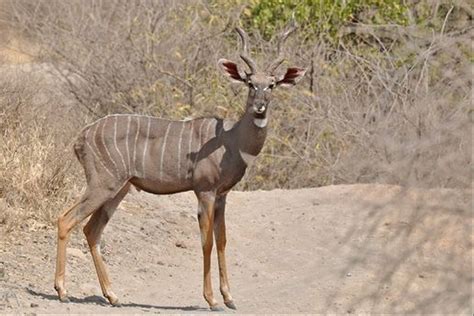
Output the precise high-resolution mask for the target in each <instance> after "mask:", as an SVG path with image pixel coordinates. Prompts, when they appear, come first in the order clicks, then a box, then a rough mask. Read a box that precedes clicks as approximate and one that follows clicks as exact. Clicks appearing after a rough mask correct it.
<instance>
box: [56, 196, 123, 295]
mask: <svg viewBox="0 0 474 316" xmlns="http://www.w3.org/2000/svg"><path fill="white" fill-rule="evenodd" d="M114 195H115V192H113V191H111V190H109V189H96V190H91V189H90V187H89V188H88V189H87V190H86V192H85V193H84V195H83V196H82V198H81V199H80V200H79V202H77V203H76V204H74V205H73V206H72V207H71V208H69V209H68V210H66V211H65V212H63V213H62V214H61V215H60V216H59V218H58V248H57V257H56V274H55V281H54V288H55V289H56V291H57V292H58V296H59V299H60V300H61V301H62V302H67V301H68V298H67V291H66V288H65V286H64V277H65V272H66V247H67V242H68V240H69V236H70V234H71V231H72V229H73V228H74V227H75V226H76V225H77V224H79V223H80V222H82V221H83V220H84V219H86V218H87V217H88V216H89V215H90V214H92V213H93V212H95V211H96V210H98V209H99V208H100V207H101V206H102V205H103V204H104V203H105V202H107V201H108V200H110V199H112V198H113V197H114Z"/></svg>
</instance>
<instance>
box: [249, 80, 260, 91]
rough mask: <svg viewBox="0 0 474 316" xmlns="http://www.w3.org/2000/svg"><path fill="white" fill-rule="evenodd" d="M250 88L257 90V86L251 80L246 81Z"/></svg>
mask: <svg viewBox="0 0 474 316" xmlns="http://www.w3.org/2000/svg"><path fill="white" fill-rule="evenodd" d="M248 84H249V87H250V89H254V90H258V88H257V87H256V86H255V85H254V84H253V83H252V81H249V82H248Z"/></svg>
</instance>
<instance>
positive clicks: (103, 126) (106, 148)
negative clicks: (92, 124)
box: [100, 120, 119, 174]
mask: <svg viewBox="0 0 474 316" xmlns="http://www.w3.org/2000/svg"><path fill="white" fill-rule="evenodd" d="M105 123H107V120H104V123H103V124H102V130H101V132H100V137H101V139H102V144H103V145H104V149H105V152H106V153H107V156H108V157H109V159H110V161H112V164H113V165H114V169H115V172H116V173H117V174H118V173H119V171H118V168H117V164H116V163H115V161H114V159H113V158H112V155H111V154H110V151H109V148H108V147H107V144H106V143H105V137H104V129H105Z"/></svg>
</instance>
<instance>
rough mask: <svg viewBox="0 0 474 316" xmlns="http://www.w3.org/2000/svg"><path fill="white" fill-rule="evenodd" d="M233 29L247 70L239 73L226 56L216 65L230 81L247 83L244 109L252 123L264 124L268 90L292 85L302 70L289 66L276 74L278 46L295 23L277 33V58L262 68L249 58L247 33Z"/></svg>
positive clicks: (278, 64)
mask: <svg viewBox="0 0 474 316" xmlns="http://www.w3.org/2000/svg"><path fill="white" fill-rule="evenodd" d="M235 30H236V31H237V33H238V34H239V35H240V38H241V39H242V49H241V52H240V58H242V60H243V61H244V62H245V63H246V64H247V66H248V68H249V70H248V71H244V72H241V71H240V70H239V68H238V66H237V64H236V63H234V62H233V61H230V60H227V59H220V60H219V61H218V65H219V67H220V69H221V70H222V72H223V73H224V74H225V75H226V76H227V77H229V78H230V79H231V80H232V81H234V82H240V83H244V84H245V85H247V87H248V88H249V94H248V99H247V109H246V111H247V113H249V114H251V115H253V116H254V118H255V119H257V120H255V122H258V121H262V122H265V124H262V125H263V126H260V127H264V126H265V125H266V114H267V110H268V106H269V104H270V101H271V96H272V91H273V90H274V89H276V88H277V87H279V86H292V85H295V84H296V83H297V82H298V81H299V79H301V78H302V77H303V75H304V74H305V72H306V70H305V69H303V68H297V67H290V68H288V69H287V70H286V72H285V74H284V75H277V74H276V70H277V69H278V67H279V66H280V65H281V63H282V62H283V61H284V57H283V52H282V46H283V44H284V42H285V40H286V38H287V37H288V36H289V35H290V34H291V33H293V32H294V31H295V30H296V24H295V22H294V20H293V21H292V22H291V23H290V25H289V27H287V28H286V30H285V31H284V32H283V33H282V34H280V36H279V41H278V57H277V59H276V60H275V61H274V62H273V63H271V65H270V66H269V67H268V68H267V69H266V70H265V71H261V70H259V69H258V68H257V66H256V64H255V62H254V61H253V59H252V58H251V57H250V55H249V54H248V37H247V34H246V33H245V32H244V31H243V30H242V29H241V28H239V27H237V28H236V29H235ZM256 124H257V123H256ZM257 125H258V124H257Z"/></svg>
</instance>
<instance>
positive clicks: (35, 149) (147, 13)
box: [0, 0, 472, 212]
mask: <svg viewBox="0 0 474 316" xmlns="http://www.w3.org/2000/svg"><path fill="white" fill-rule="evenodd" d="M11 5H12V7H11V14H8V15H7V16H8V17H9V18H8V19H9V20H8V21H9V23H10V27H12V28H14V29H15V30H16V31H17V32H18V33H19V34H22V36H23V37H24V38H26V39H28V41H29V42H33V43H36V44H37V45H38V47H40V53H39V54H38V55H37V56H36V60H37V61H38V62H44V63H47V65H48V66H47V67H46V68H45V70H44V73H45V74H46V73H49V75H48V76H46V75H45V76H46V77H47V78H49V79H48V80H52V79H51V78H52V77H54V78H56V79H55V84H53V86H55V87H56V90H55V93H57V94H65V95H66V98H62V99H61V101H60V102H56V103H57V106H58V108H56V109H55V112H53V113H51V112H50V113H49V114H48V115H46V116H45V117H43V118H39V117H35V119H34V120H32V121H25V117H24V116H23V114H16V113H18V112H16V111H17V110H18V109H17V108H25V107H29V109H32V107H30V105H31V98H32V97H33V96H32V94H29V93H32V91H31V90H34V89H30V92H29V93H27V94H24V93H23V92H21V91H20V90H21V89H28V86H32V85H33V86H34V85H35V84H33V83H31V82H23V81H22V82H21V83H20V82H15V81H6V80H3V82H2V83H1V84H2V85H3V86H2V87H6V88H4V90H3V91H4V92H3V94H2V96H3V99H1V100H0V113H2V133H3V138H2V140H1V146H2V149H1V150H2V157H1V158H2V163H3V165H2V168H1V169H0V171H1V174H0V175H1V179H2V180H1V181H2V186H1V187H0V188H1V192H0V198H3V199H6V200H7V202H8V204H9V205H10V204H12V205H18V206H21V207H25V208H29V209H38V208H40V209H47V208H48V209H49V208H50V206H51V205H52V204H51V203H50V202H51V201H54V203H57V206H58V207H57V208H56V207H55V208H54V211H55V212H56V211H57V209H60V207H59V205H63V204H64V203H63V202H64V200H67V199H68V198H69V195H71V194H75V193H76V191H77V190H76V189H75V187H73V186H72V183H73V181H75V180H77V179H76V178H75V176H74V175H75V173H73V175H72V176H71V175H70V169H69V165H70V164H74V165H75V166H77V163H76V162H75V161H74V160H73V159H72V158H71V159H69V158H70V157H72V155H71V154H70V153H69V152H70V149H69V147H67V148H68V149H67V150H68V154H67V156H65V157H67V160H66V159H61V160H60V161H58V160H57V159H56V160H55V159H54V158H53V157H57V156H58V155H59V156H60V157H61V158H62V157H63V155H62V154H58V151H59V152H60V153H64V151H65V150H66V149H65V148H66V147H63V146H67V145H68V144H67V143H69V142H72V141H73V139H74V136H73V135H74V134H75V132H77V131H78V130H79V127H80V126H83V125H85V124H86V123H88V122H90V121H92V120H95V119H97V118H98V117H101V116H103V115H106V114H109V113H130V112H134V113H146V114H153V115H157V116H164V117H169V118H175V119H182V118H185V117H196V116H205V115H214V114H218V115H219V116H222V117H230V118H237V117H238V116H239V113H241V111H242V109H243V106H244V98H245V95H246V94H245V93H244V91H243V90H244V89H243V88H242V87H240V86H233V85H229V84H228V83H227V82H226V81H225V79H224V78H222V77H220V76H219V74H218V72H217V70H216V62H217V60H218V59H219V58H222V57H224V58H231V59H233V60H234V61H238V60H239V58H238V46H237V37H236V34H235V33H234V31H233V27H234V26H235V25H236V24H237V23H238V22H237V21H238V20H237V17H238V14H239V12H240V11H239V10H240V8H236V9H232V10H227V11H223V12H220V11H218V10H217V11H216V9H215V7H214V6H210V5H207V4H204V3H194V2H188V1H147V0H135V1H128V0H117V1H92V0H91V1H82V0H70V1H67V2H66V1H59V0H52V1H47V2H46V1H43V2H41V1H39V2H38V1H30V0H18V1H15V2H12V3H11ZM449 14H450V12H448V15H449ZM450 21H451V20H450V19H448V16H446V19H445V25H443V28H442V30H441V32H437V33H431V32H427V31H426V30H423V29H416V27H415V26H409V27H407V28H405V29H403V32H400V29H401V28H403V27H401V26H397V27H396V28H394V29H393V32H398V33H397V34H398V35H397V36H393V37H389V36H386V37H384V38H379V37H378V36H379V35H378V33H377V32H373V31H371V26H370V25H365V26H364V32H362V33H360V34H359V35H357V36H359V42H360V43H365V44H364V45H354V40H352V41H351V43H350V44H349V43H345V42H344V41H343V40H342V39H341V41H340V45H339V46H338V47H334V46H333V45H329V44H326V43H325V42H323V41H320V40H319V39H317V38H308V37H307V36H306V34H303V33H298V34H296V36H293V37H292V38H290V39H289V40H288V44H287V45H286V55H287V57H288V59H289V60H291V63H289V62H288V63H285V64H284V67H282V69H281V71H284V68H285V67H286V66H300V67H306V68H308V73H307V75H306V78H305V79H304V81H303V82H302V83H301V84H300V85H299V86H298V87H297V88H294V89H288V90H284V89H281V90H280V91H278V92H276V96H275V102H274V105H273V106H272V108H271V113H270V114H271V123H270V128H271V130H270V133H269V138H268V141H267V144H266V146H265V149H264V152H263V153H262V154H261V156H260V158H259V159H258V160H257V162H256V165H255V166H253V167H252V168H251V169H250V170H249V171H248V175H247V177H246V179H245V181H244V182H242V183H241V184H240V185H239V188H240V189H259V188H263V189H271V188H277V187H280V188H298V187H308V186H322V185H328V184H338V183H358V182H379V183H388V184H401V185H410V186H422V187H453V188H466V187H468V186H469V185H470V183H471V178H470V173H469V172H468V170H471V168H472V161H471V141H470V137H471V136H470V129H471V124H472V122H471V119H472V118H471V116H472V108H471V105H470V98H471V95H470V91H471V84H472V78H471V76H470V65H469V61H468V57H469V56H468V54H469V48H468V47H467V46H466V43H469V38H470V37H469V30H467V31H466V30H459V29H456V27H454V26H451V25H450V24H449V23H450ZM415 29H416V30H415ZM384 30H385V32H389V33H390V27H386V28H384ZM445 30H449V32H447V31H445ZM412 31H413V32H412ZM252 34H253V38H252V39H251V42H252V47H253V50H252V53H253V56H254V57H255V59H256V60H257V63H258V64H260V65H268V64H270V63H271V61H272V60H273V58H274V57H275V54H276V53H275V51H276V48H275V47H274V42H265V41H263V40H261V37H260V36H259V34H258V33H257V32H253V33H252ZM387 34H388V33H387ZM400 34H401V35H400ZM50 83H51V82H50ZM12 87H13V91H11V90H9V89H12ZM5 89H7V90H5ZM18 89H20V90H18ZM2 96H0V97H2ZM25 96H27V97H28V98H30V99H28V98H26V99H25ZM5 98H19V99H16V100H17V101H15V102H11V100H9V99H8V100H7V99H5ZM65 100H69V101H71V100H73V101H74V104H75V105H76V107H77V109H79V110H80V112H79V113H75V114H72V112H70V109H71V107H70V105H69V106H64V107H63V104H62V103H65V102H66V101H65ZM18 102H19V103H18ZM17 103H18V104H20V105H18V107H16V105H15V104H17ZM58 113H60V114H61V115H63V117H68V118H69V119H64V120H58V117H57V115H58ZM52 121H54V122H57V121H60V122H66V123H67V124H69V123H70V122H71V121H72V122H74V123H73V124H72V126H73V128H70V127H69V126H68V127H67V128H66V129H67V130H68V131H67V132H66V133H64V132H63V129H64V128H65V126H63V125H61V124H58V125H57V126H56V125H55V127H54V128H46V126H48V125H49V123H50V122H52ZM74 128H75V129H74ZM25 131H31V132H25ZM58 131H61V132H58ZM56 137H58V138H56ZM12 142H13V143H14V144H12ZM58 142H59V144H61V145H59V146H58ZM51 143H54V144H55V146H50V144H51ZM25 144H30V145H29V146H30V147H28V149H24V148H25V147H24V146H25ZM16 148H22V149H23V150H27V152H28V153H29V155H27V154H26V152H25V151H22V150H20V149H16ZM12 161H15V165H14V166H15V167H14V168H12V167H11V166H12V165H11V164H12ZM35 168H38V169H35ZM75 168H76V167H75ZM81 177H82V176H81ZM32 179H33V180H34V181H33V180H32ZM80 179H81V181H82V178H80ZM32 187H33V188H32ZM42 190H44V191H42ZM32 192H37V193H35V194H37V195H38V197H47V199H46V200H48V202H39V201H41V199H40V198H34V199H28V198H27V197H28V196H35V194H32ZM71 192H72V193H71ZM13 195H14V196H15V197H14V198H12V197H11V196H13ZM20 201H21V202H20ZM35 203H40V204H41V203H43V204H41V205H39V206H38V205H37V204H35ZM46 205H47V206H48V207H46Z"/></svg>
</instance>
